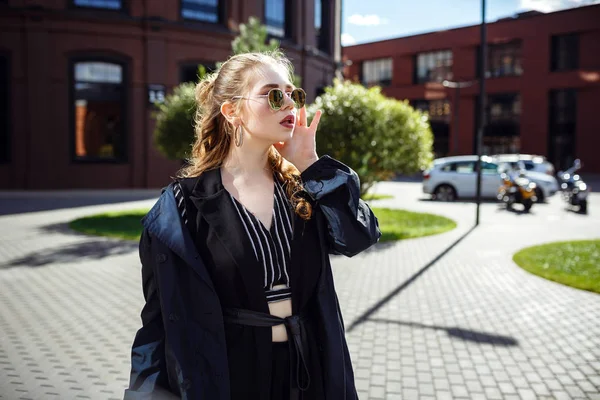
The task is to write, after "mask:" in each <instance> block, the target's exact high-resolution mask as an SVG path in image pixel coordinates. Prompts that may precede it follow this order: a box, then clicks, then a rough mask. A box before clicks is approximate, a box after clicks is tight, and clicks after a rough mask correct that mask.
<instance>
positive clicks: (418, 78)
mask: <svg viewBox="0 0 600 400" xmlns="http://www.w3.org/2000/svg"><path fill="white" fill-rule="evenodd" d="M441 53H449V54H450V57H449V58H447V59H449V60H451V61H452V63H451V65H450V66H449V67H446V68H449V71H446V77H445V78H444V79H446V80H452V79H453V77H454V71H453V69H454V52H453V51H452V49H438V50H432V51H422V52H419V53H416V54H415V55H414V56H413V83H414V84H415V85H422V84H425V83H430V82H442V81H443V80H444V79H442V80H441V81H437V80H431V79H427V78H426V77H421V76H419V56H422V55H429V54H441ZM447 59H446V60H447Z"/></svg>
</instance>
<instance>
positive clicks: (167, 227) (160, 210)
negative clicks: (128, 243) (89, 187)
mask: <svg viewBox="0 0 600 400" xmlns="http://www.w3.org/2000/svg"><path fill="white" fill-rule="evenodd" d="M142 225H143V226H144V228H146V229H147V230H148V232H150V233H151V234H152V235H154V236H155V237H156V238H158V239H159V240H160V241H162V242H163V243H164V244H166V245H167V246H168V247H169V248H170V249H171V250H173V252H175V253H176V254H177V255H178V256H179V257H181V259H183V260H184V261H185V262H186V263H187V264H189V265H190V266H191V267H192V268H193V269H194V271H196V273H197V274H198V275H200V278H202V280H203V281H204V282H205V283H206V284H207V285H208V287H209V288H210V289H211V290H212V291H213V292H214V291H215V288H214V285H213V283H212V280H211V279H210V276H209V275H208V271H207V269H206V267H205V266H204V264H203V263H202V260H201V259H200V255H199V254H198V250H197V249H196V245H195V244H194V241H193V240H192V237H191V235H190V232H189V231H188V229H187V227H186V226H185V225H184V224H183V223H182V221H181V217H180V216H179V212H178V209H177V203H176V200H175V194H174V192H173V184H171V185H169V186H168V187H167V188H166V189H165V190H163V193H162V194H161V196H160V198H159V199H158V201H157V202H156V204H155V205H154V207H152V209H151V210H150V211H149V212H148V214H146V216H145V217H144V218H143V219H142Z"/></svg>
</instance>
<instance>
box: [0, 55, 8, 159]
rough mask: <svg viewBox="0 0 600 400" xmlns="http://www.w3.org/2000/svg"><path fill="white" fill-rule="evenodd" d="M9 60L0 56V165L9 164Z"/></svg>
mask: <svg viewBox="0 0 600 400" xmlns="http://www.w3.org/2000/svg"><path fill="white" fill-rule="evenodd" d="M9 70H10V68H9V58H8V57H7V56H4V55H0V164H3V163H7V162H10V155H11V154H10V153H11V152H10V147H11V143H10V124H9V120H10V107H9V84H10V73H9Z"/></svg>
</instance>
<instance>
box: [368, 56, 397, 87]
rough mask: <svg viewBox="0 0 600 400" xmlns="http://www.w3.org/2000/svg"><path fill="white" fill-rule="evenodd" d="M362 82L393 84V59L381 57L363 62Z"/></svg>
mask: <svg viewBox="0 0 600 400" xmlns="http://www.w3.org/2000/svg"><path fill="white" fill-rule="evenodd" d="M362 83H363V85H366V86H372V85H380V86H389V85H391V84H392V59H391V58H381V59H378V60H367V61H363V63H362Z"/></svg>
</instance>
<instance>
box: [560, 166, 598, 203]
mask: <svg viewBox="0 0 600 400" xmlns="http://www.w3.org/2000/svg"><path fill="white" fill-rule="evenodd" d="M582 167H583V164H582V163H581V160H579V159H577V160H575V162H574V163H573V166H572V167H571V168H569V169H568V170H566V171H559V172H558V179H559V180H560V182H561V184H560V189H561V191H562V196H563V199H564V200H565V201H566V202H567V204H569V205H570V206H575V207H579V212H581V213H583V214H585V213H587V204H588V202H587V198H588V194H589V192H590V190H591V188H590V187H589V185H587V184H586V183H585V182H584V181H583V180H582V179H581V176H579V174H577V171H579V170H580V169H581V168H582Z"/></svg>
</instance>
